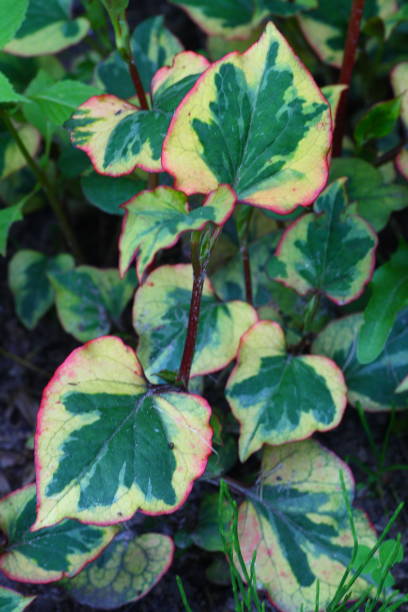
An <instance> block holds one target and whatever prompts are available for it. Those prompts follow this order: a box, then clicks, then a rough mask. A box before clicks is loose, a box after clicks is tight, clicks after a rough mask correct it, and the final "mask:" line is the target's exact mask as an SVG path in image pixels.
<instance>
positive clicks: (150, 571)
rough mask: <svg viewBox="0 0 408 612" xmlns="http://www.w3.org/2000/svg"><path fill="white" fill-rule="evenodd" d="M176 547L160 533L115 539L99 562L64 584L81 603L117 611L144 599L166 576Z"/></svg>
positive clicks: (168, 538)
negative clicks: (164, 575)
mask: <svg viewBox="0 0 408 612" xmlns="http://www.w3.org/2000/svg"><path fill="white" fill-rule="evenodd" d="M173 551H174V544H173V541H172V539H171V538H170V537H169V536H166V535H162V534H161V533H144V534H143V535H140V536H138V537H133V538H131V536H129V535H127V534H126V533H124V534H123V536H119V537H118V538H116V539H115V540H114V541H113V542H112V543H111V544H110V545H109V546H108V548H106V550H105V551H104V552H103V553H102V555H101V556H100V557H98V559H96V561H94V562H93V563H90V564H89V565H88V566H87V567H86V568H85V569H84V570H83V571H82V572H81V573H80V574H79V575H78V576H75V578H72V579H71V580H69V581H68V580H67V581H65V582H64V587H65V589H66V590H67V591H68V593H69V594H70V596H71V597H73V599H75V601H78V602H79V603H80V604H83V605H86V606H91V607H92V608H102V609H104V610H113V609H115V610H116V609H117V608H119V607H121V606H123V605H125V604H127V603H131V602H133V601H137V600H138V599H141V598H142V597H144V596H145V595H146V594H147V593H148V592H149V591H150V589H152V588H153V587H154V586H155V585H156V584H157V583H158V582H159V580H160V579H161V578H162V576H163V574H165V573H166V572H167V570H168V568H169V566H170V564H171V562H172V560H173Z"/></svg>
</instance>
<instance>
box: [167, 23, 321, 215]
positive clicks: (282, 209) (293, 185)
mask: <svg viewBox="0 0 408 612" xmlns="http://www.w3.org/2000/svg"><path fill="white" fill-rule="evenodd" d="M237 118H238V119H239V121H238V120H237ZM331 129H332V124H331V118H330V110H329V106H328V103H327V101H326V100H325V98H324V97H323V95H322V94H321V92H320V90H319V88H318V87H317V85H316V84H315V82H314V81H313V79H312V77H311V76H310V74H309V73H308V72H307V71H306V70H305V69H304V68H303V66H302V65H301V64H300V63H299V61H298V59H297V58H296V56H295V55H294V53H293V51H292V49H291V48H290V47H289V45H288V43H287V42H286V40H285V39H284V38H283V36H282V35H281V34H280V33H279V31H278V30H277V29H276V28H275V26H274V25H273V24H272V23H268V25H267V27H266V30H265V32H264V34H263V35H262V36H261V38H260V39H259V41H258V42H257V43H255V44H254V45H253V46H252V47H251V48H250V49H248V51H245V52H244V53H243V54H241V55H240V54H238V53H230V54H229V55H228V56H227V57H226V58H224V59H223V60H220V61H219V62H217V63H216V64H214V65H213V66H211V67H210V68H209V69H208V70H206V72H205V73H204V74H203V75H202V77H200V79H199V80H198V81H197V83H196V85H195V87H194V88H193V90H192V91H191V92H190V94H189V95H188V96H186V97H185V98H184V100H183V101H182V103H181V104H180V106H179V107H178V108H177V111H176V113H175V115H174V117H173V120H172V122H171V124H170V128H169V131H168V134H167V137H166V140H165V141H164V145H163V157H162V162H163V167H164V169H165V170H166V171H167V172H169V173H170V174H172V175H173V176H174V177H175V179H176V182H175V187H176V188H177V189H180V190H181V191H184V192H185V193H187V194H192V193H197V192H199V193H209V192H210V191H213V190H214V189H216V187H217V186H218V185H219V184H220V183H225V184H229V185H231V186H232V187H233V189H234V190H235V191H236V193H237V196H238V199H239V200H241V201H244V202H248V203H249V204H254V205H257V206H262V207H264V208H268V209H271V210H274V211H275V212H279V213H286V212H290V211H292V210H293V209H294V208H295V207H296V206H298V205H299V204H301V205H304V206H306V205H308V204H310V203H311V202H313V200H314V199H315V198H316V195H317V194H318V193H319V191H320V190H321V189H322V187H323V185H324V183H325V181H326V177H327V155H328V151H329V144H330V135H331Z"/></svg>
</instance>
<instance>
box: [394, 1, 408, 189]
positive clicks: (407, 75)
mask: <svg viewBox="0 0 408 612" xmlns="http://www.w3.org/2000/svg"><path fill="white" fill-rule="evenodd" d="M402 10H403V9H401V11H402ZM405 12H406V13H407V7H405ZM407 83H408V62H400V63H399V64H397V65H396V66H394V68H393V69H392V70H391V85H392V88H393V90H394V94H395V95H396V96H400V97H401V119H402V122H403V124H404V127H405V129H406V130H407V129H408V85H407ZM395 165H396V166H397V168H398V170H399V171H400V173H401V174H402V176H403V177H404V178H405V179H406V180H407V181H408V149H407V147H405V148H403V149H402V150H401V151H400V152H399V153H398V155H397V157H396V158H395Z"/></svg>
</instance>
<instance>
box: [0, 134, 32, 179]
mask: <svg viewBox="0 0 408 612" xmlns="http://www.w3.org/2000/svg"><path fill="white" fill-rule="evenodd" d="M16 128H17V132H18V135H19V136H20V138H21V140H22V141H23V143H24V144H25V147H26V149H27V151H28V152H29V154H30V155H31V157H35V155H36V153H37V150H38V147H39V146H40V135H39V133H38V132H37V130H36V129H35V128H33V127H32V126H31V125H23V126H16ZM26 164H27V162H26V159H25V157H24V155H23V154H22V153H21V151H20V149H19V147H18V145H17V143H16V142H15V141H14V139H13V138H12V136H11V135H10V134H9V132H6V131H2V130H1V129H0V179H4V178H6V177H7V176H9V174H12V173H13V172H16V171H17V170H20V168H24V166H25V165H26Z"/></svg>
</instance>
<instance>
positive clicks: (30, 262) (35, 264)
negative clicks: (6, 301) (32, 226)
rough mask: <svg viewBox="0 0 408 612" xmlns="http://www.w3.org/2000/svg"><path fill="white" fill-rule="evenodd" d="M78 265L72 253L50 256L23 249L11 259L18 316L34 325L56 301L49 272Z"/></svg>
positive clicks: (28, 326)
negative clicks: (75, 263)
mask: <svg viewBox="0 0 408 612" xmlns="http://www.w3.org/2000/svg"><path fill="white" fill-rule="evenodd" d="M73 267H74V260H73V258H72V257H71V255H67V254H62V255H56V256H55V257H48V256H47V255H43V254H42V253H39V252H38V251H32V250H26V249H24V250H21V251H18V252H17V253H16V254H15V255H14V257H12V259H11V260H10V263H9V269H8V279H9V286H10V289H11V292H12V293H13V296H14V301H15V306H16V313H17V316H18V318H19V319H20V320H21V321H22V323H24V325H25V326H26V327H27V328H28V329H33V328H34V327H35V326H36V325H37V323H38V321H39V320H40V319H41V317H42V316H44V314H45V313H46V312H47V310H49V308H51V306H52V304H53V302H54V291H53V289H52V287H51V284H50V281H49V280H48V276H47V275H48V274H49V273H59V272H64V271H66V270H69V269H71V268H73Z"/></svg>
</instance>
